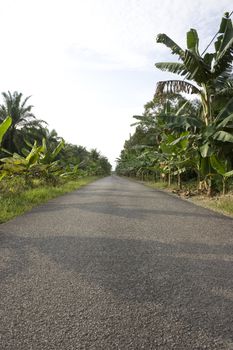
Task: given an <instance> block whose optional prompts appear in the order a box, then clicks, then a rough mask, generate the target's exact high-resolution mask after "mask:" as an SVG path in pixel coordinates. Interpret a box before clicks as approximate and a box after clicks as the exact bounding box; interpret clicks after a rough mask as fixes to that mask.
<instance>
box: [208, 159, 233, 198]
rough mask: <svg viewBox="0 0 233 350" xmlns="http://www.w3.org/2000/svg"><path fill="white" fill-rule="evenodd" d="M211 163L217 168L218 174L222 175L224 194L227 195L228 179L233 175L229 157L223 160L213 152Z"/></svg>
mask: <svg viewBox="0 0 233 350" xmlns="http://www.w3.org/2000/svg"><path fill="white" fill-rule="evenodd" d="M210 164H211V166H212V167H213V168H214V169H215V170H216V172H217V174H218V175H220V176H221V177H222V194H223V195H225V193H226V183H227V179H229V177H231V176H233V170H229V169H230V164H229V161H228V159H224V160H221V159H219V157H217V156H216V155H215V154H212V156H211V157H210Z"/></svg>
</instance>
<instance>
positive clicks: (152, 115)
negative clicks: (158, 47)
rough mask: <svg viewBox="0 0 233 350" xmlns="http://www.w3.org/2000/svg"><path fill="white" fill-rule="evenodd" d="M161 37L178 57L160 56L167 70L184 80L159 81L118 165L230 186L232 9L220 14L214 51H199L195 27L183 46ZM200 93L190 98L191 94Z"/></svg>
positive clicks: (124, 170) (129, 171)
mask: <svg viewBox="0 0 233 350" xmlns="http://www.w3.org/2000/svg"><path fill="white" fill-rule="evenodd" d="M157 42H158V43H162V44H164V45H165V46H167V47H168V48H170V49H171V52H172V54H174V55H177V56H178V58H179V60H180V61H179V62H160V63H156V64H155V66H156V67H157V68H159V69H161V70H162V71H168V72H170V73H175V74H178V75H180V76H181V77H182V79H181V80H177V79H176V80H168V81H160V82H158V83H157V89H156V93H155V96H154V98H153V100H152V101H150V102H149V103H147V104H146V105H145V110H144V113H143V115H142V116H134V118H135V119H136V120H137V122H136V123H135V124H136V125H137V127H136V131H135V132H134V134H133V135H132V136H131V137H130V139H129V140H127V141H126V142H125V145H124V149H123V150H122V152H121V155H120V158H119V159H118V164H117V168H116V171H117V173H118V174H120V175H126V176H141V177H142V178H143V177H144V176H145V175H147V176H149V177H154V178H162V179H163V180H167V181H168V183H169V184H170V183H171V181H172V180H173V181H174V179H176V181H177V183H178V186H179V187H181V185H182V180H189V179H193V178H196V179H197V183H198V188H199V189H200V190H201V189H202V190H203V189H204V190H206V191H207V193H208V194H211V193H212V190H213V188H216V189H218V188H220V183H221V189H222V191H223V193H225V191H226V189H227V182H228V179H229V178H230V177H231V176H233V75H232V61H233V27H232V21H231V19H230V18H229V14H228V13H226V14H225V15H224V17H223V18H222V20H221V23H220V27H219V30H218V33H217V35H216V40H215V43H214V52H211V53H206V52H205V51H206V50H205V51H204V52H203V53H202V54H200V53H199V38H198V34H197V32H196V30H195V29H191V30H190V31H188V32H187V48H186V49H185V50H184V49H182V48H181V47H180V46H179V45H177V44H176V43H175V42H174V41H173V40H172V39H170V38H169V37H168V36H167V35H166V34H159V35H158V37H157ZM188 93H189V94H193V95H196V99H195V100H194V99H192V100H187V99H186V98H185V97H184V96H186V94H188Z"/></svg>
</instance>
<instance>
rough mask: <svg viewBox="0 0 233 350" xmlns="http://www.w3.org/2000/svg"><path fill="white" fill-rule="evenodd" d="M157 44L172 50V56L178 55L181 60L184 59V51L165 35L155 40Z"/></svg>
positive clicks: (160, 35)
mask: <svg viewBox="0 0 233 350" xmlns="http://www.w3.org/2000/svg"><path fill="white" fill-rule="evenodd" d="M156 41H157V43H161V44H164V45H166V46H167V47H168V48H170V49H171V50H172V54H176V55H179V56H180V58H181V59H183V58H184V50H182V48H181V47H180V46H179V45H177V44H176V43H175V42H174V41H173V40H172V39H171V38H169V36H167V35H166V34H159V35H158V36H157V38H156Z"/></svg>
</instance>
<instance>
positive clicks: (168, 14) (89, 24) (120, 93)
mask: <svg viewBox="0 0 233 350" xmlns="http://www.w3.org/2000/svg"><path fill="white" fill-rule="evenodd" d="M232 10H233V2H232V1H230V0H221V1H219V0H208V1H204V0H202V1H201V0H185V1H183V0H175V1H174V0H162V1H158V0H60V1H59V0H15V1H12V0H0V33H1V44H0V45H1V55H0V62H1V64H0V92H3V91H8V90H10V91H11V92H13V91H18V92H22V93H23V95H24V96H25V97H26V96H29V95H32V97H31V100H29V101H30V104H33V105H34V106H35V107H34V113H35V115H36V116H37V117H38V118H40V119H44V120H46V121H47V122H48V124H49V129H53V128H54V129H56V130H57V132H58V134H59V135H60V136H62V137H64V139H65V140H66V141H67V142H71V143H73V144H78V145H82V146H86V147H87V148H88V149H90V148H97V149H98V150H99V151H101V153H102V154H103V155H105V156H107V157H108V158H109V160H110V161H111V163H112V164H113V163H114V160H115V159H116V157H118V156H119V153H120V151H121V149H122V148H123V144H124V141H125V139H127V138H128V136H129V133H130V132H132V130H133V129H132V128H131V127H130V124H131V123H132V122H133V119H132V116H133V115H134V114H140V113H142V111H143V106H144V104H145V103H146V102H148V101H149V100H151V99H152V97H153V94H154V91H155V86H156V82H157V81H158V80H163V79H166V75H164V73H161V72H160V71H159V70H157V69H156V68H155V67H154V63H155V62H159V61H163V60H165V61H166V60H175V57H172V56H170V53H169V50H167V49H166V48H165V47H163V46H162V45H161V44H156V41H155V38H156V36H157V34H158V33H166V34H167V35H169V36H171V37H172V38H173V40H175V41H176V42H177V43H179V44H180V45H181V46H182V45H183V46H185V34H186V32H187V31H188V30H189V29H190V28H196V29H197V30H198V33H199V36H200V41H201V47H202V48H203V49H204V48H205V46H206V45H207V44H208V42H209V41H210V40H211V38H212V37H213V35H214V34H215V33H216V31H217V30H218V27H219V23H220V19H221V17H222V15H223V13H224V12H226V11H229V12H231V11H232ZM1 102H2V99H1V100H0V103H1Z"/></svg>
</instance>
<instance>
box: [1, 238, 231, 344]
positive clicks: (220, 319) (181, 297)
mask: <svg viewBox="0 0 233 350" xmlns="http://www.w3.org/2000/svg"><path fill="white" fill-rule="evenodd" d="M0 244H1V248H2V249H3V250H4V249H6V250H7V251H10V253H11V254H10V255H9V256H10V259H9V260H8V261H7V263H6V264H5V267H4V268H3V270H2V274H1V280H2V281H4V279H5V278H9V277H10V276H15V275H18V276H20V275H27V271H28V269H30V270H31V271H33V269H34V268H35V267H34V263H33V260H31V258H30V251H31V250H33V251H34V252H35V251H36V252H37V254H38V259H40V258H43V256H47V257H48V258H49V259H50V260H51V261H52V262H53V263H54V264H56V266H57V267H58V268H59V269H60V270H61V271H63V272H64V271H69V272H72V274H73V275H74V276H76V277H77V278H79V277H82V278H84V279H85V280H86V281H88V282H89V283H90V284H91V285H93V286H96V287H98V288H101V289H102V290H106V291H108V292H110V293H111V294H112V295H114V296H115V298H117V299H119V300H122V302H123V301H125V300H128V301H129V302H136V303H139V304H143V303H145V304H148V303H149V304H150V305H153V304H156V305H160V306H161V317H165V318H167V317H169V318H170V320H173V321H174V322H175V320H182V322H184V323H185V324H188V325H190V326H191V327H192V328H194V329H196V330H198V329H199V330H200V329H203V330H204V331H206V332H208V333H211V334H213V335H214V336H215V337H216V336H219V337H222V336H223V335H225V336H226V337H228V338H229V339H230V338H232V334H233V313H232V309H233V278H232V276H233V273H232V268H233V246H232V245H227V246H226V245H216V246H213V245H207V244H195V243H187V242H185V243H182V242H181V243H176V244H172V243H170V244H167V243H161V242H159V241H149V240H148V241H147V240H134V239H118V238H107V237H82V236H75V235H74V236H58V237H47V238H29V237H28V238H27V237H26V238H25V237H19V236H17V235H13V234H12V235H1V238H0ZM46 273H49V272H47V271H44V274H45V275H46ZM35 274H36V268H35ZM19 278H20V277H19Z"/></svg>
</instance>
